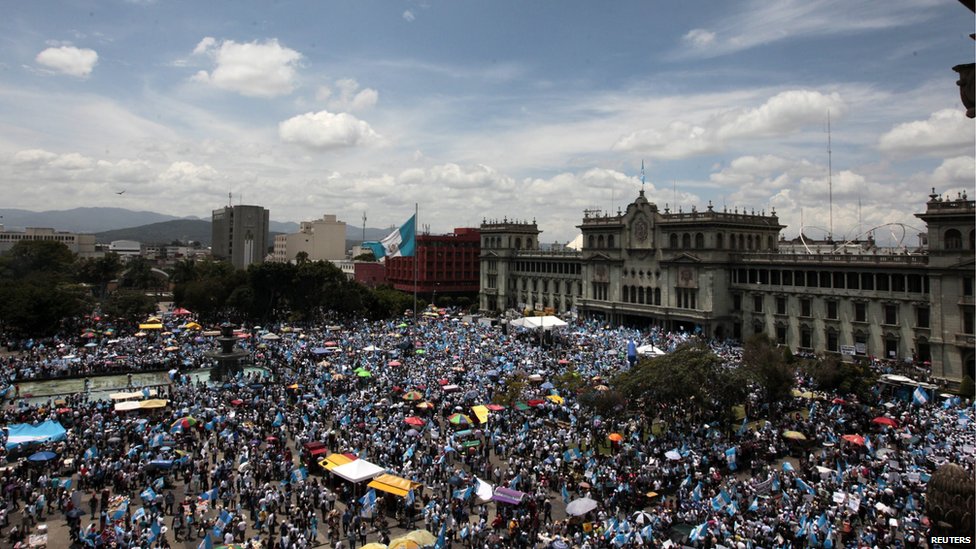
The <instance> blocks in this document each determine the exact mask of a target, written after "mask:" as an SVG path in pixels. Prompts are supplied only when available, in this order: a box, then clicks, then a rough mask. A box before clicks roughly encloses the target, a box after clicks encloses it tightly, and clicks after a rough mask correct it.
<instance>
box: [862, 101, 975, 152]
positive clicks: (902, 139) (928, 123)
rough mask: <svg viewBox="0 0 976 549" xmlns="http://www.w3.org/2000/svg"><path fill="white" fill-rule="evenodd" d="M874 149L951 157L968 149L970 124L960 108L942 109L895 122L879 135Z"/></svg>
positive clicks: (971, 140) (970, 145)
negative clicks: (876, 147) (926, 115)
mask: <svg viewBox="0 0 976 549" xmlns="http://www.w3.org/2000/svg"><path fill="white" fill-rule="evenodd" d="M878 148H879V149H881V150H882V151H883V152H886V153H891V154H898V155H900V156H923V155H928V156H952V155H958V154H964V153H967V152H972V149H973V123H972V121H971V120H969V119H968V118H966V116H965V115H964V114H963V112H962V109H943V110H940V111H938V112H935V113H932V115H931V116H929V118H928V120H917V121H914V122H906V123H904V124H899V125H897V126H895V127H894V128H892V129H891V130H890V131H888V132H887V133H885V134H884V135H882V136H881V138H880V139H879V140H878Z"/></svg>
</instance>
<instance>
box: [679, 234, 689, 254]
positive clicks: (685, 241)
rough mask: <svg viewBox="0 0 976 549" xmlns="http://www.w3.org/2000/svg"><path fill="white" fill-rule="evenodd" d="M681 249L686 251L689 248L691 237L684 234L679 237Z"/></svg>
mask: <svg viewBox="0 0 976 549" xmlns="http://www.w3.org/2000/svg"><path fill="white" fill-rule="evenodd" d="M681 247H682V248H684V249H686V250H688V249H690V248H691V235H690V234H688V233H685V234H683V235H681Z"/></svg>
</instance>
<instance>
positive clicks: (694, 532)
mask: <svg viewBox="0 0 976 549" xmlns="http://www.w3.org/2000/svg"><path fill="white" fill-rule="evenodd" d="M707 533H708V522H703V523H701V524H699V525H698V526H695V527H694V528H692V529H691V533H690V534H689V535H688V540H689V541H698V540H700V539H702V538H703V537H705V534H707Z"/></svg>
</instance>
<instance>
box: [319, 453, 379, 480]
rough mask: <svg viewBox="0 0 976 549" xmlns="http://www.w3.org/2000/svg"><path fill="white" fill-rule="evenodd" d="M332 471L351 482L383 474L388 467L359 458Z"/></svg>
mask: <svg viewBox="0 0 976 549" xmlns="http://www.w3.org/2000/svg"><path fill="white" fill-rule="evenodd" d="M332 472H333V473H334V474H336V475H339V476H340V477H342V478H344V479H346V480H348V481H349V482H356V483H358V482H362V481H364V480H369V479H371V478H373V477H375V476H378V475H381V474H383V473H385V472H386V469H384V468H382V467H380V466H379V465H376V464H375V463H370V462H368V461H366V460H365V459H357V460H355V461H350V462H349V463H346V464H345V465H340V466H338V467H336V468H335V469H333V470H332Z"/></svg>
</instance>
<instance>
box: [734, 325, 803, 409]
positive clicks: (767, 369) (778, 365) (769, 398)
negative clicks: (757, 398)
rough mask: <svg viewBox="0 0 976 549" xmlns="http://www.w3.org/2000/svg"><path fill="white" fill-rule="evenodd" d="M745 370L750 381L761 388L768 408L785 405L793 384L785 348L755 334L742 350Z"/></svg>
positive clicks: (762, 335) (792, 372)
mask: <svg viewBox="0 0 976 549" xmlns="http://www.w3.org/2000/svg"><path fill="white" fill-rule="evenodd" d="M742 367H743V368H745V372H746V374H747V376H748V378H749V379H751V380H752V381H753V382H754V383H755V384H756V385H758V386H759V390H760V395H761V400H762V402H763V403H765V404H773V403H776V402H782V401H784V400H786V399H788V398H789V397H790V390H791V389H792V388H793V384H794V369H793V366H792V365H790V364H788V363H787V360H786V356H785V355H784V353H783V348H779V347H777V346H776V344H775V343H773V341H772V340H770V339H769V337H768V336H767V335H766V334H755V335H753V336H751V337H750V338H749V339H747V340H746V342H745V345H743V348H742Z"/></svg>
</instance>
